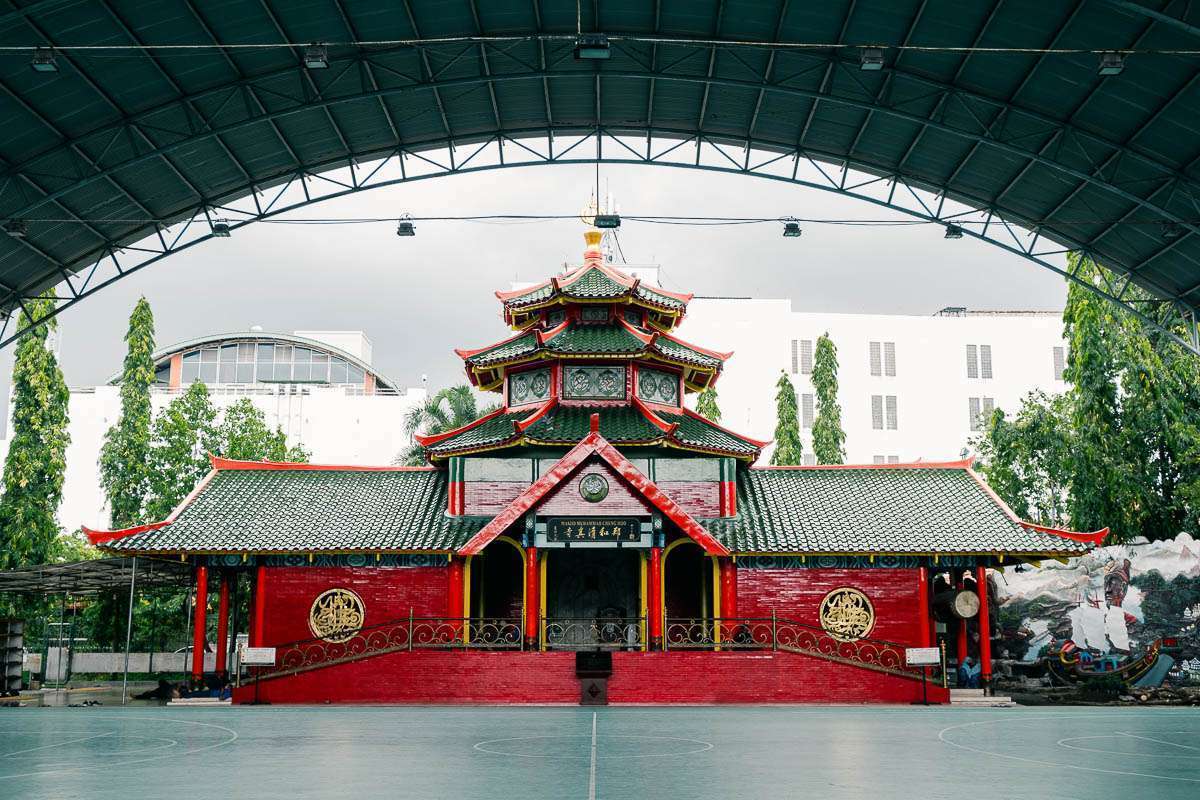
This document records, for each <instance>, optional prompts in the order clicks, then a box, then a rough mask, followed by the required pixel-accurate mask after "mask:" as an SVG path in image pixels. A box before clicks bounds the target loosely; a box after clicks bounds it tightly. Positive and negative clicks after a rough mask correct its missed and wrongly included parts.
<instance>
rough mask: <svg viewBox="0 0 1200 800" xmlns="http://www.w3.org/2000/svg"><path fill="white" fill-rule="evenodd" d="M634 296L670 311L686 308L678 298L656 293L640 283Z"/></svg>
mask: <svg viewBox="0 0 1200 800" xmlns="http://www.w3.org/2000/svg"><path fill="white" fill-rule="evenodd" d="M634 296H635V297H638V298H639V299H641V300H645V301H646V302H649V303H654V304H655V305H657V306H662V307H663V308H670V309H683V308H687V304H686V303H684V302H683V301H682V300H680V299H679V298H677V297H670V296H668V295H665V294H663V293H662V292H656V291H654V290H653V289H651V288H650V287H649V286H644V285H642V284H640V283H639V284H638V287H637V291H635V292H634Z"/></svg>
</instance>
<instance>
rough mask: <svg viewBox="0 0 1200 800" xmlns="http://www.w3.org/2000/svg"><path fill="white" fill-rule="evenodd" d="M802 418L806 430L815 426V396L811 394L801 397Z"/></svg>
mask: <svg viewBox="0 0 1200 800" xmlns="http://www.w3.org/2000/svg"><path fill="white" fill-rule="evenodd" d="M800 418H801V420H802V422H803V424H804V427H805V428H811V427H812V426H813V396H812V395H811V394H803V395H800Z"/></svg>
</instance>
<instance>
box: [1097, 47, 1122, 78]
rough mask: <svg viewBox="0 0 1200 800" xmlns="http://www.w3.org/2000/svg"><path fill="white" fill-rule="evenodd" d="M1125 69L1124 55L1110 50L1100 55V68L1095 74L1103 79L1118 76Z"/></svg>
mask: <svg viewBox="0 0 1200 800" xmlns="http://www.w3.org/2000/svg"><path fill="white" fill-rule="evenodd" d="M1124 69H1125V54H1124V53H1118V52H1116V51H1115V50H1110V51H1107V52H1104V53H1101V54H1100V66H1099V67H1098V68H1097V70H1096V71H1097V72H1098V73H1099V74H1100V75H1101V76H1103V77H1106V78H1107V77H1111V76H1113V75H1120V74H1121V72H1122V71H1123V70H1124Z"/></svg>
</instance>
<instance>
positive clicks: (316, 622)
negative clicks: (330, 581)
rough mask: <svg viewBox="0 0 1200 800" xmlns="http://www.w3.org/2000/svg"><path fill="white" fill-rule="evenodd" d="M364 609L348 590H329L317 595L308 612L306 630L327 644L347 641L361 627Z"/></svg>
mask: <svg viewBox="0 0 1200 800" xmlns="http://www.w3.org/2000/svg"><path fill="white" fill-rule="evenodd" d="M366 613H367V612H366V608H365V607H364V606H363V601H362V598H361V597H359V596H358V595H356V594H355V593H354V592H352V591H350V590H349V589H329V590H327V591H324V592H321V593H320V594H319V595H317V599H316V600H313V604H312V609H311V610H310V611H309V612H308V629H309V630H310V631H312V633H313V636H316V637H317V638H318V639H324V640H325V641H327V642H345V641H348V640H349V639H350V638H351V637H352V636H354V634H356V633H358V630H359V629H360V628H361V627H362V626H363V620H364V619H366Z"/></svg>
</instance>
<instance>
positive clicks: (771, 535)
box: [702, 467, 1089, 553]
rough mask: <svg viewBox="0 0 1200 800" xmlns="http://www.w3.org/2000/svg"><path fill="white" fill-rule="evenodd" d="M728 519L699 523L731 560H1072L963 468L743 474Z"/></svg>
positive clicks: (1070, 544)
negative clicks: (800, 556)
mask: <svg viewBox="0 0 1200 800" xmlns="http://www.w3.org/2000/svg"><path fill="white" fill-rule="evenodd" d="M737 510H738V514H737V516H736V517H733V518H730V519H713V520H705V521H704V522H703V523H702V524H703V525H704V526H705V527H706V528H707V529H708V530H709V531H710V532H711V533H712V534H714V535H715V536H717V537H718V538H719V539H720V540H721V541H722V542H723V543H724V544H725V546H726V547H728V548H729V549H730V550H732V551H734V552H737V553H939V552H941V553H964V552H966V553H975V552H983V553H993V552H1002V553H1078V552H1082V551H1085V550H1087V549H1089V548H1088V546H1087V545H1085V544H1081V543H1079V542H1074V541H1071V540H1069V539H1065V538H1063V537H1061V536H1055V535H1053V534H1048V533H1040V532H1038V531H1032V530H1029V529H1027V528H1025V527H1024V526H1022V525H1019V524H1017V523H1016V522H1014V521H1013V520H1012V519H1011V518H1010V517H1009V516H1008V514H1006V513H1005V511H1004V509H1003V508H1001V507H1000V506H999V505H998V504H997V503H996V501H995V500H993V499H992V498H991V496H989V495H988V493H987V492H986V491H985V490H984V489H983V487H982V486H980V485H979V484H978V483H977V482H976V481H975V480H974V478H972V477H971V475H970V474H969V473H968V472H967V471H966V470H963V469H934V468H909V469H905V468H902V467H901V468H887V469H869V468H864V469H769V468H768V469H749V470H743V471H741V472H740V473H739V474H738V493H737Z"/></svg>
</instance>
